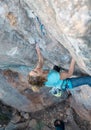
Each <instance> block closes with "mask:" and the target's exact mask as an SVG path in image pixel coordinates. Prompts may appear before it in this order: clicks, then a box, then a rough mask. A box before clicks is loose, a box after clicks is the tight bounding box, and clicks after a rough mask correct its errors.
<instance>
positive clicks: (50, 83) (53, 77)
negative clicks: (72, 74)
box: [44, 70, 72, 89]
mask: <svg viewBox="0 0 91 130" xmlns="http://www.w3.org/2000/svg"><path fill="white" fill-rule="evenodd" d="M63 82H64V83H65V82H66V80H61V79H60V73H59V72H57V71H55V70H51V71H50V72H49V73H48V75H47V81H46V82H45V83H44V84H45V86H46V87H51V88H52V87H55V88H59V89H60V87H61V89H65V88H62V84H63ZM67 84H68V88H69V89H71V88H72V84H71V81H70V80H68V81H67ZM63 87H65V86H64V85H63Z"/></svg>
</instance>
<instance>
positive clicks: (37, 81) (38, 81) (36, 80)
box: [28, 75, 46, 87]
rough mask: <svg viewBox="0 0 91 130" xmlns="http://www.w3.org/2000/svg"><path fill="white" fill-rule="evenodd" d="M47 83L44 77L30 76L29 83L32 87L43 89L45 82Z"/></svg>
mask: <svg viewBox="0 0 91 130" xmlns="http://www.w3.org/2000/svg"><path fill="white" fill-rule="evenodd" d="M45 81H46V78H44V77H42V76H36V77H34V76H30V75H28V82H29V84H31V85H36V86H38V87H42V86H43V85H44V82H45Z"/></svg>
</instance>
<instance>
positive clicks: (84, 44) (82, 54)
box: [0, 0, 91, 130]
mask: <svg viewBox="0 0 91 130" xmlns="http://www.w3.org/2000/svg"><path fill="white" fill-rule="evenodd" d="M36 43H38V44H39V46H40V48H41V52H42V54H43V56H44V59H45V66H44V68H47V69H49V68H50V67H52V66H53V65H54V64H58V65H60V66H62V67H63V68H65V69H68V68H69V63H70V60H71V57H74V58H75V60H76V63H77V65H76V66H75V74H76V75H77V76H78V75H81V74H82V73H84V74H89V75H91V64H90V62H91V44H90V43H91V2H90V0H83V1H81V0H73V1H71V0H68V1H66V0H36V1H34V0H13V1H12V0H0V69H1V71H0V100H1V101H2V102H4V103H5V104H7V105H10V106H12V107H14V108H16V109H17V110H18V111H25V112H35V111H39V110H43V109H45V108H46V107H49V106H51V105H53V104H55V103H60V102H62V99H59V98H55V97H52V96H51V95H50V93H49V92H48V91H49V90H47V89H46V88H43V89H41V91H40V92H37V93H34V92H33V91H32V90H31V86H30V85H29V84H28V82H27V74H28V72H29V71H30V70H31V69H32V68H34V67H35V65H36V61H37V56H36V51H35V45H36ZM11 70H12V71H11ZM15 71H16V72H15ZM83 87H84V88H85V89H83ZM90 91H91V88H90V87H88V86H82V87H80V88H77V89H75V90H72V92H71V93H72V98H71V101H70V105H71V108H72V109H73V110H74V111H75V112H74V113H76V114H77V115H78V117H79V119H81V121H82V122H83V120H84V119H85V120H86V121H88V122H91V114H90V113H91V105H90V104H91V103H90V102H91V96H90V95H91V94H90V93H91V92H90ZM36 99H37V100H36ZM73 124H74V123H73ZM83 124H84V125H85V123H83ZM73 126H76V125H75V124H74V125H73ZM9 128H10V127H9V126H8V127H7V129H9ZM75 128H76V127H75ZM81 128H82V129H83V127H81ZM90 128H91V127H89V128H88V130H90ZM69 129H70V128H69ZM84 130H86V129H85V128H84Z"/></svg>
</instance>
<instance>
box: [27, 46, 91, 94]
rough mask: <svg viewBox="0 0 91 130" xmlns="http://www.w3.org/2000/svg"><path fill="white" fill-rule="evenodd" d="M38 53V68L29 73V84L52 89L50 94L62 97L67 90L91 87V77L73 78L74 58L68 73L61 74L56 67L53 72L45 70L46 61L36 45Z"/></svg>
mask: <svg viewBox="0 0 91 130" xmlns="http://www.w3.org/2000/svg"><path fill="white" fill-rule="evenodd" d="M36 51H37V55H38V63H37V66H36V67H35V68H34V69H33V70H32V71H30V72H29V75H28V82H29V83H30V84H31V85H36V86H38V87H42V86H43V85H45V86H46V87H50V88H52V89H51V90H50V92H51V93H52V94H53V95H55V96H60V95H61V91H65V90H66V89H73V88H75V87H78V86H81V85H89V86H91V76H82V77H74V78H72V77H71V76H72V74H73V72H74V67H75V60H74V59H73V58H72V60H71V63H70V67H69V70H68V71H62V72H60V67H58V66H54V67H53V69H52V70H50V71H46V70H43V65H44V59H43V56H42V54H41V51H40V48H39V46H38V45H37V44H36Z"/></svg>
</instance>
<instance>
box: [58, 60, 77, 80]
mask: <svg viewBox="0 0 91 130" xmlns="http://www.w3.org/2000/svg"><path fill="white" fill-rule="evenodd" d="M74 67H75V60H74V59H73V58H72V60H71V63H70V67H69V70H68V72H62V73H61V75H60V78H61V79H66V78H69V77H71V76H72V74H73V72H74Z"/></svg>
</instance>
